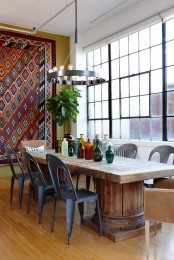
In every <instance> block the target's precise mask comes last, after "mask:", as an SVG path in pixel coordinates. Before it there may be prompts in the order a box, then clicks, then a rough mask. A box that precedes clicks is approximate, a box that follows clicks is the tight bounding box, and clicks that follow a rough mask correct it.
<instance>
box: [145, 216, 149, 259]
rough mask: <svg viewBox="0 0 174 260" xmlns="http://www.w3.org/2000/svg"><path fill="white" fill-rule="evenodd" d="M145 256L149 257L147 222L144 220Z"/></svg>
mask: <svg viewBox="0 0 174 260" xmlns="http://www.w3.org/2000/svg"><path fill="white" fill-rule="evenodd" d="M145 234H146V256H147V257H149V220H145Z"/></svg>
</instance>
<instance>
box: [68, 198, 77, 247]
mask: <svg viewBox="0 0 174 260" xmlns="http://www.w3.org/2000/svg"><path fill="white" fill-rule="evenodd" d="M74 212H75V200H71V199H68V200H66V222H67V232H68V245H70V239H71V233H72V226H73V220H74Z"/></svg>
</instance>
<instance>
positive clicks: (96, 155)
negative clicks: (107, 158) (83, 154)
mask: <svg viewBox="0 0 174 260" xmlns="http://www.w3.org/2000/svg"><path fill="white" fill-rule="evenodd" d="M102 158H103V153H102V150H101V149H100V147H99V140H96V147H95V149H94V150H93V160H94V161H95V162H100V161H102Z"/></svg>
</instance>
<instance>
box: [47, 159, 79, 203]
mask: <svg viewBox="0 0 174 260" xmlns="http://www.w3.org/2000/svg"><path fill="white" fill-rule="evenodd" d="M46 160H47V163H48V169H49V172H50V176H51V180H52V183H53V186H54V190H55V193H56V194H57V195H58V196H59V197H60V198H62V199H64V196H63V193H64V190H63V189H62V188H61V185H60V183H61V181H62V179H60V175H61V178H63V181H65V180H66V182H67V183H68V185H69V186H68V187H66V189H68V190H71V191H72V192H71V197H70V198H71V199H75V200H77V194H76V191H75V189H74V185H73V181H72V178H71V174H70V171H69V169H68V167H67V166H66V165H65V164H64V162H62V160H61V159H60V158H58V157H57V156H55V155H53V154H47V155H46ZM62 175H64V176H62Z"/></svg>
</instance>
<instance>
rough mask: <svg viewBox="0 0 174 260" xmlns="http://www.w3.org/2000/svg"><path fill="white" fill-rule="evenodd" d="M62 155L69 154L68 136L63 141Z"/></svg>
mask: <svg viewBox="0 0 174 260" xmlns="http://www.w3.org/2000/svg"><path fill="white" fill-rule="evenodd" d="M62 155H66V156H68V142H67V140H66V138H63V141H62Z"/></svg>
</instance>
